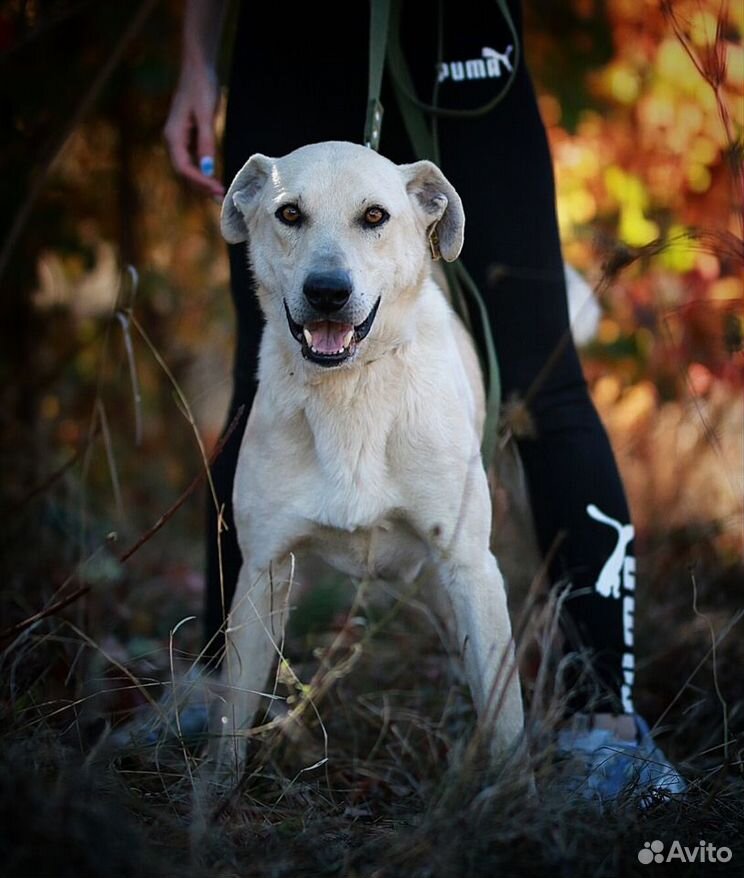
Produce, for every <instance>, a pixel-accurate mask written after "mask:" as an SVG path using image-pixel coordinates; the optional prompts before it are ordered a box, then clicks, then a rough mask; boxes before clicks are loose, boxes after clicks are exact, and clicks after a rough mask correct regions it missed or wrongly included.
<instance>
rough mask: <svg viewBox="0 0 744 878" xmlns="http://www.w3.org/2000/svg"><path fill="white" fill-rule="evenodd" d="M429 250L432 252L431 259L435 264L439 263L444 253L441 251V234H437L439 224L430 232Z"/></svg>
mask: <svg viewBox="0 0 744 878" xmlns="http://www.w3.org/2000/svg"><path fill="white" fill-rule="evenodd" d="M429 249H430V250H431V258H432V261H433V262H437V261H438V260H439V259H441V258H442V251H441V250H440V249H439V234H438V233H437V223H434V225H433V226H432V227H431V229H430V230H429Z"/></svg>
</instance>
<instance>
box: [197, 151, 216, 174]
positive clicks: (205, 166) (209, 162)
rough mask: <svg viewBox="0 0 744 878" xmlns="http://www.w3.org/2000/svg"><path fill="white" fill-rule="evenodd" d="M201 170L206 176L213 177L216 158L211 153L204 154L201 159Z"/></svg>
mask: <svg viewBox="0 0 744 878" xmlns="http://www.w3.org/2000/svg"><path fill="white" fill-rule="evenodd" d="M199 170H200V171H201V172H202V174H204V176H205V177H211V176H212V175H213V174H214V159H213V158H212V156H211V155H203V156H202V157H201V158H200V159H199Z"/></svg>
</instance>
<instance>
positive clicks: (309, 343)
mask: <svg viewBox="0 0 744 878" xmlns="http://www.w3.org/2000/svg"><path fill="white" fill-rule="evenodd" d="M302 334H303V335H304V336H305V341H306V342H307V346H308V347H309V348H311V347H312V346H313V334H312V332H310V330H309V329H303V330H302Z"/></svg>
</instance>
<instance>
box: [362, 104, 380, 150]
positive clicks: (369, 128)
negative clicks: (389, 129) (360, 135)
mask: <svg viewBox="0 0 744 878" xmlns="http://www.w3.org/2000/svg"><path fill="white" fill-rule="evenodd" d="M382 113H383V109H382V104H381V103H380V101H379V100H378V99H377V98H373V99H372V100H371V101H370V102H369V103H368V104H367V121H366V122H365V123H364V145H365V146H368V147H369V148H370V149H373V150H374V151H375V152H379V149H380V133H381V131H382Z"/></svg>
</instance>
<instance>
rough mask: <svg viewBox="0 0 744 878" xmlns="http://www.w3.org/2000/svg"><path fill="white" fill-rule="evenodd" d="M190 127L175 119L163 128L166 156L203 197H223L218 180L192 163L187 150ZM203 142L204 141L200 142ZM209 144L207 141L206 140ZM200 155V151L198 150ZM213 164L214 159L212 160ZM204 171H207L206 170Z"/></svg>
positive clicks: (189, 152)
mask: <svg viewBox="0 0 744 878" xmlns="http://www.w3.org/2000/svg"><path fill="white" fill-rule="evenodd" d="M191 130H192V126H191V125H189V126H186V125H184V124H183V121H182V120H180V119H178V118H176V119H175V120H170V121H169V122H168V124H167V125H166V128H165V132H164V134H165V140H166V143H167V145H168V154H169V156H170V160H171V164H172V165H173V169H174V170H175V171H176V173H177V174H179V175H180V176H181V177H183V178H184V179H185V180H186V181H187V182H188V183H189V184H191V185H192V186H194V187H195V188H196V189H198V190H199V191H200V192H202V193H204V194H205V195H211V196H217V197H222V196H223V195H224V187H223V186H222V184H221V183H220V181H219V180H216V179H215V178H214V176H213V173H214V171H212V174H209V173H204V172H203V170H201V169H200V168H198V167H197V166H196V164H195V162H194V157H193V156H192V154H191V151H190V150H189V143H190V141H191ZM196 139H197V144H198V143H200V141H201V138H200V131H199V129H197V138H196ZM201 142H204V141H201ZM206 142H207V143H209V142H210V141H209V139H207V140H206ZM211 143H212V153H211V154H210V156H213V151H214V136H213V135H212V137H211ZM200 154H201V150H200ZM212 161H213V162H214V159H212ZM204 170H207V169H206V168H205V169H204Z"/></svg>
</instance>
